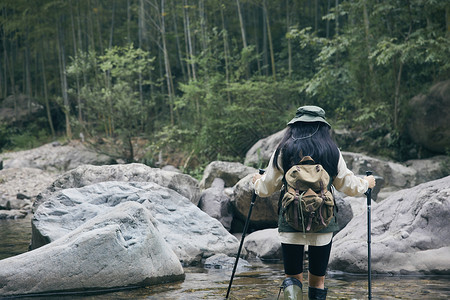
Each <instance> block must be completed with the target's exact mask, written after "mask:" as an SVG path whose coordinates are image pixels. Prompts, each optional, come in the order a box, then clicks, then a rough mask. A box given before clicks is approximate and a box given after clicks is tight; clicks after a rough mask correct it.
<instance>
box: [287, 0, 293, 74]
mask: <svg viewBox="0 0 450 300" xmlns="http://www.w3.org/2000/svg"><path fill="white" fill-rule="evenodd" d="M290 9H291V7H290V5H289V0H286V32H289V31H290V30H291V18H290ZM287 44H288V76H289V78H291V76H292V45H291V39H287Z"/></svg>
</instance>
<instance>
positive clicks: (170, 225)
mask: <svg viewBox="0 0 450 300" xmlns="http://www.w3.org/2000/svg"><path fill="white" fill-rule="evenodd" d="M128 201H134V202H138V203H142V204H143V205H144V206H145V207H146V208H147V209H149V211H150V212H151V213H152V215H153V216H154V218H155V219H156V225H155V226H156V227H157V228H158V230H159V231H160V232H161V234H162V236H163V237H164V238H165V239H166V241H167V242H168V243H169V245H170V246H171V247H172V249H173V251H174V252H175V253H176V254H177V256H178V258H179V259H180V261H181V262H182V263H183V264H184V265H192V264H197V263H199V262H200V261H201V259H202V258H206V257H209V256H211V255H213V254H215V253H225V254H233V253H236V252H237V248H238V246H239V242H238V240H237V239H236V238H235V237H234V236H232V235H231V234H230V233H229V232H228V231H227V230H225V228H224V227H223V226H222V224H220V222H219V221H217V220H216V219H214V218H211V217H210V216H208V215H207V214H206V213H204V212H202V211H201V210H200V209H199V208H198V207H197V206H196V205H194V204H193V203H191V202H190V201H189V200H188V199H187V198H185V197H183V196H182V195H180V194H178V193H177V192H175V191H173V190H171V189H168V188H165V187H162V186H160V185H157V184H155V183H153V182H113V181H108V182H100V183H95V184H92V185H88V186H84V187H81V188H69V189H64V190H60V191H58V192H55V193H54V194H53V195H52V196H51V197H50V198H49V199H48V200H47V201H45V202H44V203H42V204H41V205H40V206H39V207H38V209H37V210H36V212H35V214H34V217H33V220H32V242H31V247H32V249H36V248H38V247H40V246H43V245H45V244H47V243H50V242H52V241H55V240H57V239H58V238H60V237H62V236H64V235H65V234H68V233H69V232H70V231H72V230H75V229H76V228H78V227H79V226H82V225H83V224H84V223H85V222H87V221H88V220H90V219H92V218H94V217H95V216H97V215H102V214H105V213H106V212H108V211H110V210H111V209H113V208H114V207H116V206H117V205H119V204H120V203H123V202H128Z"/></svg>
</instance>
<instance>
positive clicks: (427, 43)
mask: <svg viewBox="0 0 450 300" xmlns="http://www.w3.org/2000/svg"><path fill="white" fill-rule="evenodd" d="M0 43H1V46H0V106H2V107H8V108H10V110H8V112H9V113H8V114H7V115H5V116H2V118H1V119H0V120H1V121H0V151H8V150H16V149H26V148H32V147H36V146H38V145H41V144H44V143H48V142H51V141H53V140H56V139H59V140H71V139H81V138H82V139H83V140H86V142H88V143H89V144H90V145H91V146H92V147H94V148H96V149H98V151H101V152H104V153H108V154H109V155H111V156H113V157H116V158H118V159H122V160H123V161H125V162H134V161H139V162H143V163H145V164H148V165H157V164H158V163H160V161H161V160H165V161H166V162H167V163H172V164H174V165H176V166H177V167H181V168H184V170H186V171H187V172H191V173H192V172H194V170H195V169H197V168H201V167H202V166H205V165H206V163H207V162H210V161H212V160H216V159H221V160H228V159H229V160H235V161H243V158H244V156H245V153H246V152H247V151H248V150H249V148H250V147H251V146H252V145H253V144H254V143H255V142H256V141H258V140H260V139H261V138H264V137H267V136H269V135H271V134H273V133H274V132H276V131H279V130H281V129H283V128H284V127H285V126H286V122H287V121H288V120H289V119H290V118H291V117H292V116H293V115H294V114H295V110H296V109H297V107H299V106H301V105H318V106H321V107H322V108H324V109H325V111H326V113H327V120H329V121H330V122H331V123H332V124H333V128H334V129H336V130H350V131H354V132H357V133H358V139H357V140H353V141H352V142H351V143H349V144H347V145H345V144H342V145H341V146H342V147H344V148H345V147H347V148H348V149H351V147H353V148H358V147H359V149H363V150H364V151H369V152H371V153H374V154H377V155H384V156H388V157H391V158H393V159H396V160H406V159H410V158H414V157H418V156H419V154H420V153H424V152H423V151H422V152H421V150H420V149H419V150H417V151H411V149H413V148H417V146H416V145H415V144H414V141H412V140H411V138H410V137H408V135H407V134H406V133H405V132H406V125H407V124H408V122H409V119H410V118H411V113H412V111H411V107H410V106H409V102H410V100H411V99H412V98H413V97H415V96H416V95H419V94H424V93H425V94H426V93H427V92H428V91H429V90H430V87H432V86H433V85H434V84H436V83H438V82H442V81H445V80H448V79H449V75H450V59H449V58H450V1H449V0H389V1H385V0H358V1H357V0H348V1H344V0H333V1H332V0H314V1H313V0H279V1H275V0H273V1H270V0H222V1H218V0H208V1H205V0H167V1H166V0H33V1H29V0H14V1H13V0H1V1H0ZM142 149H145V151H144V152H145V154H142V155H139V154H138V153H139V151H142ZM445 151H447V152H448V149H446V150H445Z"/></svg>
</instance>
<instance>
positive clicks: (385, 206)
mask: <svg viewBox="0 0 450 300" xmlns="http://www.w3.org/2000/svg"><path fill="white" fill-rule="evenodd" d="M371 219H372V271H373V272H374V273H380V274H441V275H442V274H446V275H449V274H450V244H449V241H450V231H449V230H446V228H447V227H448V220H449V219H450V176H448V177H445V178H442V179H439V180H435V181H431V182H428V183H423V184H420V185H418V186H415V187H413V188H410V189H406V190H401V191H398V192H397V193H395V194H393V195H391V196H390V197H388V198H387V199H385V200H384V201H382V202H380V203H379V204H378V205H376V206H375V207H373V209H372V218H371ZM366 231H367V220H366V216H365V215H364V214H360V215H358V216H356V217H354V218H353V219H352V221H350V223H349V224H348V225H347V226H346V227H345V228H344V229H343V230H342V231H341V232H339V233H338V234H337V235H336V236H335V238H334V242H333V249H332V253H331V259H330V264H329V266H330V268H331V269H333V270H340V271H344V272H350V273H364V272H367V246H366V241H367V232H366Z"/></svg>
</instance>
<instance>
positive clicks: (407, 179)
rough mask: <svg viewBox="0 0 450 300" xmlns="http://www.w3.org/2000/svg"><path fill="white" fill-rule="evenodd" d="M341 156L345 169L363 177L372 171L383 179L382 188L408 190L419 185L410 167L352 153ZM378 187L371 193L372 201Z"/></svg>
mask: <svg viewBox="0 0 450 300" xmlns="http://www.w3.org/2000/svg"><path fill="white" fill-rule="evenodd" d="M342 156H343V157H344V160H345V162H346V163H347V167H348V168H349V169H350V170H352V171H353V172H354V173H355V174H360V175H361V176H363V175H365V174H366V171H368V170H370V171H373V175H377V176H381V177H382V178H383V181H384V186H394V187H397V188H408V187H412V186H415V185H417V184H418V183H421V182H418V180H417V170H415V169H413V168H411V167H407V166H405V165H402V164H399V163H395V162H391V161H383V160H380V159H377V158H373V157H369V156H366V155H363V154H358V153H352V152H345V151H343V152H342ZM379 187H380V185H378V187H377V189H375V190H374V191H373V197H374V199H376V195H377V192H378V191H379V190H378V188H379Z"/></svg>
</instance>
